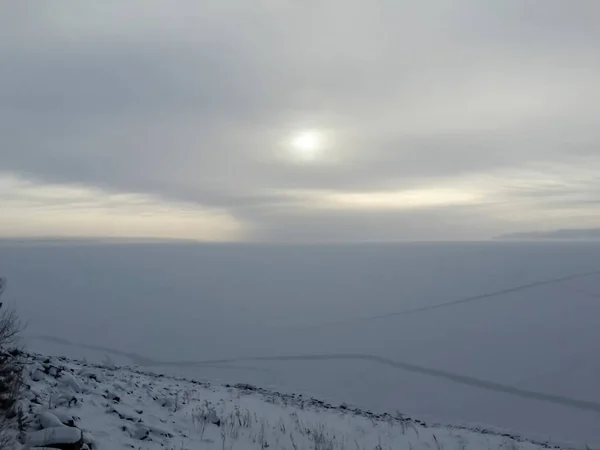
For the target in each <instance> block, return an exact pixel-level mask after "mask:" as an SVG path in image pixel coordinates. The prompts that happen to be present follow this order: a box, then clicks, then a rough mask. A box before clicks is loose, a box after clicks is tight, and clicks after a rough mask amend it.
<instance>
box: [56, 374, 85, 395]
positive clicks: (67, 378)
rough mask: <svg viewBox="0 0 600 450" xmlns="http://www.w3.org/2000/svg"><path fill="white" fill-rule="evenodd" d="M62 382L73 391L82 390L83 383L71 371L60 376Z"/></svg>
mask: <svg viewBox="0 0 600 450" xmlns="http://www.w3.org/2000/svg"><path fill="white" fill-rule="evenodd" d="M60 384H61V385H62V386H64V387H67V388H69V389H70V390H71V391H73V392H76V393H78V392H81V384H80V383H79V381H77V380H76V379H75V377H74V376H73V375H71V374H70V373H64V374H63V375H62V376H61V377H60Z"/></svg>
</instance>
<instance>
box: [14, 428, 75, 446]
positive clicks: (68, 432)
mask: <svg viewBox="0 0 600 450" xmlns="http://www.w3.org/2000/svg"><path fill="white" fill-rule="evenodd" d="M25 441H26V443H27V445H29V446H30V447H50V446H51V447H52V448H55V449H56V448H59V449H63V450H76V449H80V448H81V446H82V445H83V439H82V434H81V430H79V429H77V428H70V427H55V428H46V429H44V430H40V431H34V432H31V433H28V434H27V437H26V439H25Z"/></svg>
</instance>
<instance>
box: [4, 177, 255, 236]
mask: <svg viewBox="0 0 600 450" xmlns="http://www.w3.org/2000/svg"><path fill="white" fill-rule="evenodd" d="M0 197H1V198H2V199H3V202H2V222H1V223H0V236H3V237H111V238H174V237H179V238H185V239H194V240H199V241H234V240H239V239H241V238H242V237H243V236H244V231H245V230H244V229H243V227H242V226H241V224H239V223H238V222H237V221H236V220H235V218H233V217H231V215H229V214H227V213H224V212H221V211H214V210H208V209H202V208H199V207H198V206H197V205H191V204H185V203H182V202H179V203H170V202H166V201H164V200H163V199H160V198H157V197H153V196H149V195H144V194H135V193H110V192H105V191H101V190H98V189H90V188H86V187H81V186H67V185H51V184H42V183H37V182H32V181H28V180H24V179H20V178H16V177H14V176H11V175H6V174H2V173H0Z"/></svg>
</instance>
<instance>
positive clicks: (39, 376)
mask: <svg viewBox="0 0 600 450" xmlns="http://www.w3.org/2000/svg"><path fill="white" fill-rule="evenodd" d="M31 379H32V380H33V381H42V380H43V379H44V372H42V371H41V370H35V371H34V372H33V373H32V374H31Z"/></svg>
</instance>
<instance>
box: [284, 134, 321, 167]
mask: <svg viewBox="0 0 600 450" xmlns="http://www.w3.org/2000/svg"><path fill="white" fill-rule="evenodd" d="M323 148H324V142H323V136H322V135H321V133H319V132H318V131H316V130H303V131H299V132H297V133H295V134H293V135H292V137H291V139H290V151H291V153H292V155H293V156H294V157H295V158H296V159H298V160H300V161H304V162H311V161H315V160H317V159H319V157H321V156H322V153H323Z"/></svg>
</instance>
